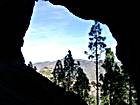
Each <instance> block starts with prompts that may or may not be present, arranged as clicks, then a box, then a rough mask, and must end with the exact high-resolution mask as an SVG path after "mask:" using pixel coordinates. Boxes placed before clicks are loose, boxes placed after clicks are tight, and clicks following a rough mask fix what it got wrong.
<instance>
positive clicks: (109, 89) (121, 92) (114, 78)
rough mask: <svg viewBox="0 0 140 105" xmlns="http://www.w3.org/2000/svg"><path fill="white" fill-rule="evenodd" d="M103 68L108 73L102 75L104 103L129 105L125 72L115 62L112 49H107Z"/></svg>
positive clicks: (108, 104) (107, 104)
mask: <svg viewBox="0 0 140 105" xmlns="http://www.w3.org/2000/svg"><path fill="white" fill-rule="evenodd" d="M102 67H103V68H104V69H105V71H106V73H105V74H104V75H102V74H101V75H100V80H101V81H102V82H103V84H102V86H101V97H102V101H103V103H104V104H106V105H119V104H121V105H127V97H128V94H127V84H126V79H125V77H124V76H123V72H122V70H121V68H120V67H119V66H118V64H117V63H116V62H115V60H114V53H113V52H112V51H111V48H107V49H106V58H105V61H104V64H103V65H102Z"/></svg>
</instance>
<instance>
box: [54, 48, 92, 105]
mask: <svg viewBox="0 0 140 105" xmlns="http://www.w3.org/2000/svg"><path fill="white" fill-rule="evenodd" d="M52 74H53V82H54V83H56V84H57V85H59V86H61V87H63V88H64V89H65V90H66V91H73V92H74V93H76V94H78V95H79V96H81V98H83V99H84V100H85V101H86V102H87V103H93V102H94V101H93V100H94V99H93V97H91V96H90V95H89V91H90V86H89V80H88V78H87V76H86V74H85V73H84V72H83V69H82V68H81V67H80V62H79V61H77V62H75V60H74V59H73V57H72V54H71V51H70V50H69V51H68V54H67V55H66V56H65V57H64V62H63V65H62V63H61V61H60V60H58V61H57V63H56V65H55V68H54V71H53V72H52ZM90 105H91V104H90Z"/></svg>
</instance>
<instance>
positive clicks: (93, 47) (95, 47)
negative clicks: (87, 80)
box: [85, 21, 106, 105]
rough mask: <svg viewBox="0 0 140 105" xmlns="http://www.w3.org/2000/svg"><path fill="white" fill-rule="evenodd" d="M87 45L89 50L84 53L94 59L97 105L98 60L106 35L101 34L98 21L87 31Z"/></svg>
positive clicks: (104, 45)
mask: <svg viewBox="0 0 140 105" xmlns="http://www.w3.org/2000/svg"><path fill="white" fill-rule="evenodd" d="M89 37H90V38H89V40H90V42H89V45H88V48H89V50H90V52H91V53H90V54H89V53H88V52H87V51H85V54H87V55H89V56H88V58H89V59H93V58H95V61H96V84H97V85H96V87H97V92H96V93H97V95H96V97H97V99H96V101H97V105H99V86H98V85H99V80H98V76H99V75H98V60H99V57H100V55H101V53H102V52H103V51H104V48H105V47H106V44H105V43H104V41H105V39H106V37H102V36H101V28H100V23H99V22H97V21H95V24H94V25H93V26H92V27H91V31H90V33H89Z"/></svg>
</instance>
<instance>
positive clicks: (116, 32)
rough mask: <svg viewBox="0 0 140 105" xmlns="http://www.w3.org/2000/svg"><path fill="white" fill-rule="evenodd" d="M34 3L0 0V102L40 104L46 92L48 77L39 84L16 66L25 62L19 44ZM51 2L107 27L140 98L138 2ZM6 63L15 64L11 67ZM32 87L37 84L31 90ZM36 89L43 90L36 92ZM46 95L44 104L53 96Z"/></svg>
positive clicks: (7, 103) (77, 0)
mask: <svg viewBox="0 0 140 105" xmlns="http://www.w3.org/2000/svg"><path fill="white" fill-rule="evenodd" d="M34 2H35V1H34V0H0V49H1V50H0V72H1V73H0V82H1V83H0V105H37V103H38V105H41V101H42V99H41V97H44V96H43V95H44V94H45V92H44V93H43V91H44V90H45V89H44V86H47V84H46V85H44V84H45V83H46V82H47V80H44V79H41V80H44V82H41V83H40V79H38V76H37V77H36V78H35V76H32V73H29V72H27V71H28V68H26V70H25V69H24V68H18V66H16V65H15V64H17V65H20V64H24V58H23V56H22V53H21V47H22V45H23V37H24V35H25V33H26V31H27V29H28V26H29V24H30V19H31V16H32V12H33V7H34ZM50 2H51V3H53V4H56V5H57V4H58V5H63V6H65V7H66V8H68V9H69V10H70V12H72V13H73V14H75V15H76V16H78V17H81V18H83V19H92V20H97V21H100V22H101V23H103V24H106V25H107V26H108V27H109V28H110V31H111V32H112V35H113V37H114V38H115V39H116V41H117V42H118V45H117V49H116V50H117V57H118V58H119V60H121V62H122V63H123V65H124V68H125V70H127V71H128V72H129V74H131V78H132V79H133V80H134V83H135V87H136V89H137V92H138V97H140V85H139V80H140V76H139V65H140V64H139V62H138V61H137V60H138V59H139V58H140V57H139V35H138V34H139V33H138V30H139V26H138V25H137V24H138V23H139V16H138V13H139V9H138V7H139V6H138V4H139V3H138V1H136V0H133V1H128V0H127V1H121V0H117V1H113V0H112V1H107V0H50ZM9 64H12V65H15V66H14V67H10V66H9ZM20 71H21V72H20ZM22 72H24V73H22ZM39 77H40V76H39ZM11 78H12V79H11ZM40 78H42V77H40ZM19 81H20V82H19ZM26 81H27V82H26ZM35 83H36V84H35ZM22 86H24V87H22ZM39 86H40V87H39ZM27 87H28V88H27ZM33 87H36V88H35V89H34V91H33V90H32V89H33ZM37 87H38V88H37ZM48 88H49V85H48ZM38 89H41V90H42V92H41V90H40V91H37V90H38ZM35 91H36V92H35ZM49 92H50V91H49ZM30 93H31V94H30ZM35 93H36V94H37V96H36V94H35ZM47 93H48V90H46V94H47ZM52 94H53V93H52ZM52 94H49V95H50V97H53V95H52ZM30 95H31V96H30ZM51 95H52V96H51ZM32 96H33V97H32ZM57 96H59V95H57ZM45 97H47V98H49V97H48V96H45ZM47 98H45V99H46V101H45V102H46V103H47V101H49V102H50V101H51V99H52V98H49V99H48V100H47ZM57 98H58V97H57ZM30 99H31V100H30ZM55 99H56V98H55ZM74 99H75V98H74ZM34 102H35V103H34ZM49 102H48V103H49ZM53 102H54V103H57V101H53ZM51 105H52V104H51ZM72 105H73V104H72ZM78 105H80V104H78Z"/></svg>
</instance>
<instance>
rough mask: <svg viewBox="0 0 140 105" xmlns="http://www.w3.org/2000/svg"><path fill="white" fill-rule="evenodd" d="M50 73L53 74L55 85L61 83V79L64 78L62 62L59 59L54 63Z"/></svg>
mask: <svg viewBox="0 0 140 105" xmlns="http://www.w3.org/2000/svg"><path fill="white" fill-rule="evenodd" d="M52 74H53V81H54V83H55V84H57V85H62V84H63V80H64V78H65V72H64V70H63V67H62V63H61V61H60V60H58V61H57V62H56V65H55V68H54V70H53V72H52Z"/></svg>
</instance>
